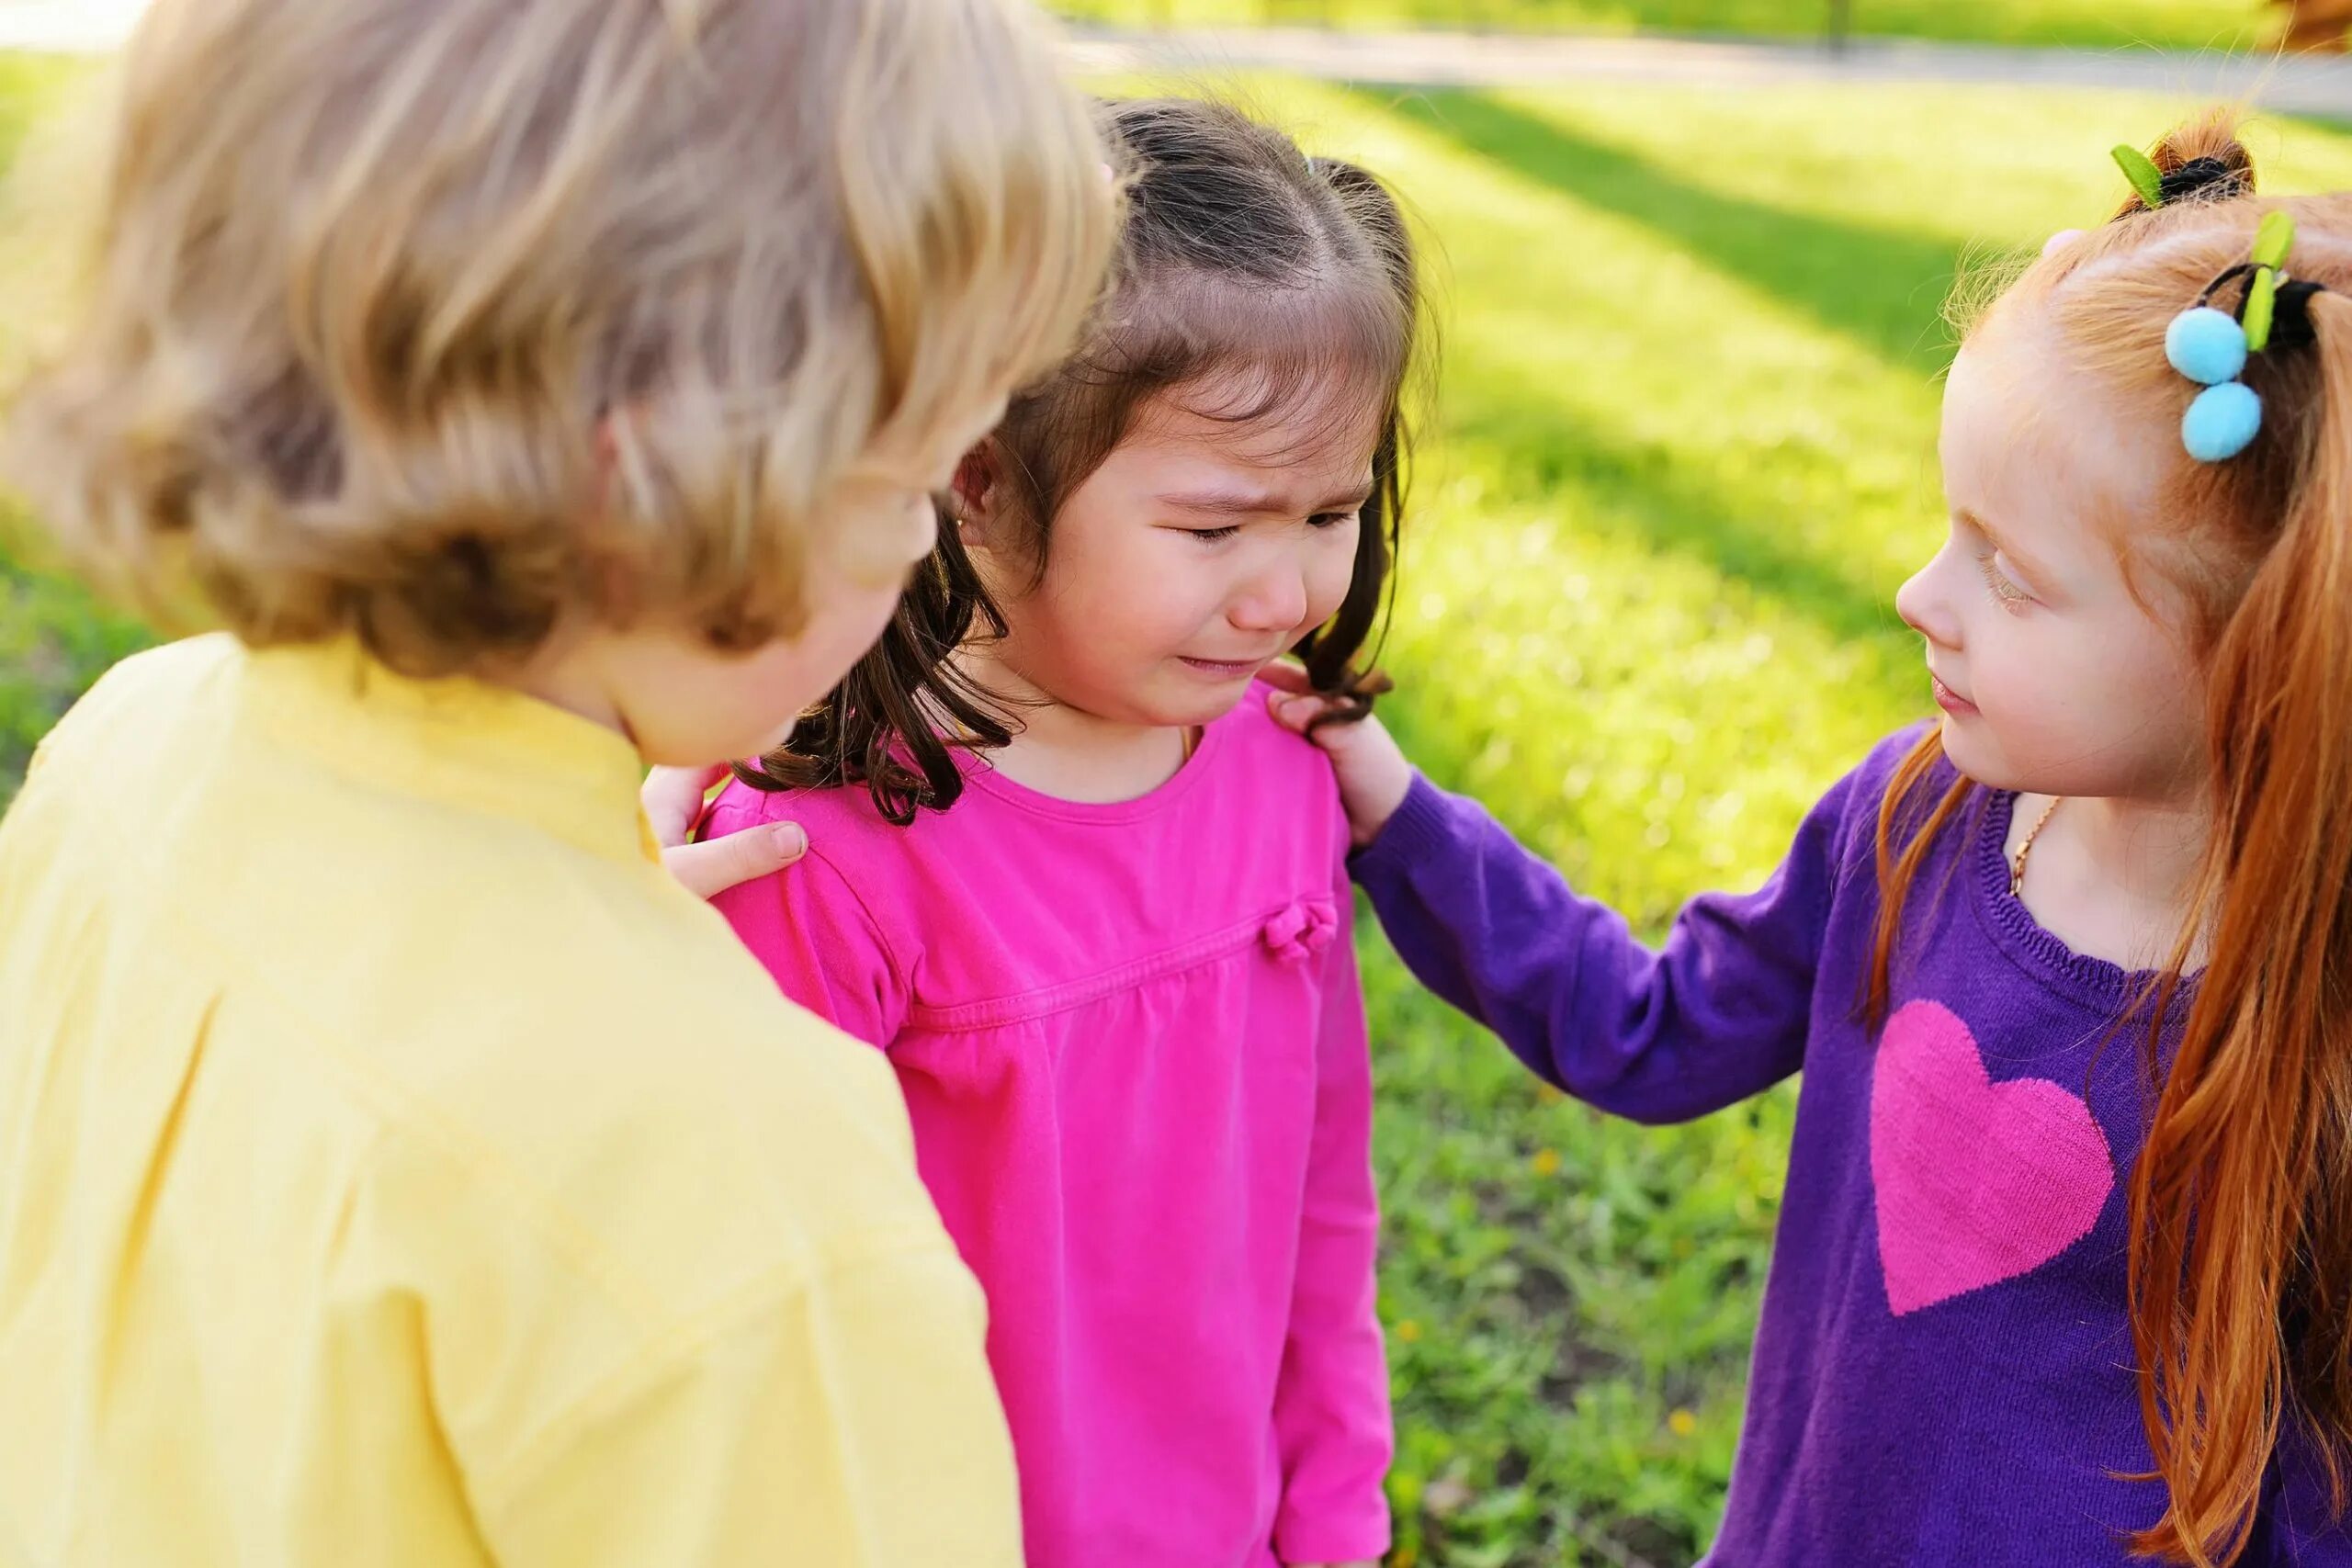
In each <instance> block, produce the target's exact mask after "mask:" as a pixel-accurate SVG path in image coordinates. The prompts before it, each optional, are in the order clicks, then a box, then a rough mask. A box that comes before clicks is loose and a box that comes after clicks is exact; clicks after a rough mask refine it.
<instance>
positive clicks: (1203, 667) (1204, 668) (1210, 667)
mask: <svg viewBox="0 0 2352 1568" xmlns="http://www.w3.org/2000/svg"><path fill="white" fill-rule="evenodd" d="M1271 661H1272V655H1269V656H1268V657H1267V658H1265V659H1191V658H1187V657H1184V656H1183V655H1181V654H1180V655H1178V657H1177V662H1178V663H1180V664H1182V665H1183V666H1184V667H1185V668H1186V669H1188V670H1191V671H1193V672H1194V673H1196V674H1200V675H1204V676H1206V677H1208V679H1210V680H1212V681H1246V680H1249V679H1250V678H1251V677H1253V676H1255V675H1256V674H1257V673H1258V671H1261V670H1263V669H1264V668H1265V667H1266V666H1267V664H1268V663H1270V662H1271Z"/></svg>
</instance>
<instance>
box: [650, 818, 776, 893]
mask: <svg viewBox="0 0 2352 1568" xmlns="http://www.w3.org/2000/svg"><path fill="white" fill-rule="evenodd" d="M808 852H809V835H808V834H806V833H804V832H802V831H801V830H800V828H799V825H798V824H797V823H793V822H780V823H777V824H775V826H773V827H766V828H747V829H744V830H743V831H742V832H740V833H729V835H728V836H727V837H725V838H723V839H712V840H707V842H704V843H699V844H680V845H678V846H676V847H675V848H673V849H666V850H663V851H662V864H664V865H666V866H668V867H669V868H670V874H671V875H673V876H674V877H676V878H677V879H678V880H679V881H680V882H683V883H684V884H685V886H686V891H688V892H689V893H692V894H693V895H694V896H695V897H697V898H709V897H716V896H717V895H718V894H721V893H724V892H726V891H727V890H728V889H729V888H730V887H733V886H737V885H739V884H741V883H745V882H749V881H751V880H752V878H753V877H756V876H767V875H771V874H774V873H775V872H779V871H782V870H783V869H784V868H785V867H786V866H788V865H790V864H791V863H793V862H794V861H797V860H798V859H799V858H800V857H801V856H802V855H805V854H807V853H808Z"/></svg>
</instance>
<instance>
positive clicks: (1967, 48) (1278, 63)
mask: <svg viewBox="0 0 2352 1568" xmlns="http://www.w3.org/2000/svg"><path fill="white" fill-rule="evenodd" d="M1955 3H1956V4H1965V3H1966V0H1955ZM144 6H145V0H0V48H7V49H41V50H72V51H99V50H106V49H111V48H113V47H114V46H115V45H116V44H117V43H119V42H120V41H121V39H122V38H123V37H124V36H125V35H126V34H127V33H128V32H129V31H130V28H131V26H132V24H133V23H135V22H136V21H137V20H138V17H139V14H140V12H141V10H142V9H143V8H144ZM1074 48H1075V50H1076V52H1077V54H1078V57H1079V60H1080V62H1081V63H1082V64H1084V65H1086V66H1088V67H1091V68H1094V69H1098V70H1112V71H1116V70H1174V71H1178V72H1182V73H1188V74H1204V73H1209V74H1213V73H1217V72H1220V71H1232V70H1243V69H1252V68H1263V69H1276V70H1283V71H1295V72H1300V73H1305V74H1307V75H1312V76H1329V77H1336V78H1340V79H1343V80H1348V81H1356V82H1372V83H1394V84H1397V85H1440V84H1478V83H1515V82H1573V81H1609V80H1614V81H1650V82H1695V83H1701V84H1707V85H1717V86H1724V87H1736V86H1742V85H1759V84H1775V83H1790V82H1979V83H1985V82H2014V83H2021V84H2025V85H2033V86H2048V87H2127V88H2136V89H2140V90H2143V91H2153V92H2159V93H2169V94H2173V95H2175V96H2183V97H2196V98H2225V99H2244V100H2246V101H2250V102H2257V103H2260V104H2262V105H2263V106H2265V107H2269V108H2274V109H2281V110H2287V111H2290V112H2295V113H2302V114H2322V115H2333V116H2336V117H2339V118H2346V119H2352V58H2346V57H2343V56H2335V57H2330V58H2325V59H2321V58H2314V57H2297V58H2291V59H2285V60H2280V59H2275V58H2256V57H2245V56H2241V57H2238V58H2235V59H2232V58H2228V57H2224V56H2222V55H2218V54H2174V53H2165V52H2163V51H2156V50H2114V51H2096V50H2065V49H1991V48H1984V47H1977V46H1972V45H1966V44H1943V43H1927V42H1919V41H1914V40H1907V39H1855V40H1854V41H1853V42H1852V43H1850V44H1849V46H1848V47H1847V48H1846V49H1845V50H1843V51H1839V52H1838V53H1835V54H1833V53H1831V52H1830V51H1827V50H1826V49H1825V48H1823V47H1821V46H1820V45H1817V44H1805V43H1769V42H1757V41H1746V40H1737V39H1665V38H1592V37H1577V36H1569V35H1556V34H1555V35H1525V34H1494V33H1452V32H1419V33H1345V32H1325V31H1322V30H1319V29H1316V28H1238V29H1234V30H1230V31H1218V32H1170V33H1138V32H1121V31H1116V30H1111V29H1103V28H1080V29H1079V31H1078V39H1077V42H1076V44H1075V45H1074Z"/></svg>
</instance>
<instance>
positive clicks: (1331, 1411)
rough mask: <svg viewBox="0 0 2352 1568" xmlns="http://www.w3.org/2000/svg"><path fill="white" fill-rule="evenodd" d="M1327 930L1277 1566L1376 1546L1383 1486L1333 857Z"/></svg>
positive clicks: (1283, 1405) (1368, 1126)
mask: <svg viewBox="0 0 2352 1568" xmlns="http://www.w3.org/2000/svg"><path fill="white" fill-rule="evenodd" d="M1334 873H1335V875H1336V879H1337V881H1338V883H1339V887H1338V891H1337V894H1336V897H1337V899H1338V912H1339V919H1340V938H1339V940H1338V941H1336V942H1333V943H1332V944H1331V945H1330V947H1329V949H1327V950H1326V956H1325V958H1324V961H1323V962H1324V969H1323V1015H1322V1030H1321V1033H1320V1036H1319V1038H1318V1043H1317V1058H1318V1059H1317V1073H1316V1094H1315V1130H1314V1134H1313V1139H1314V1141H1313V1144H1312V1145H1311V1146H1310V1148H1309V1151H1308V1156H1307V1171H1306V1201H1305V1205H1304V1208H1303V1211H1302V1213H1301V1215H1300V1219H1299V1238H1298V1275H1297V1280H1296V1283H1295V1285H1294V1286H1293V1288H1292V1300H1291V1316H1290V1334H1289V1339H1288V1342H1287V1344H1286V1345H1285V1346H1284V1348H1283V1368H1282V1377H1281V1381H1280V1382H1279V1383H1278V1384H1277V1386H1276V1388H1275V1390H1274V1434H1275V1440H1276V1442H1277V1444H1278V1445H1279V1447H1280V1451H1281V1454H1282V1464H1283V1499H1282V1506H1281V1508H1280V1510H1279V1511H1278V1512H1277V1513H1276V1515H1275V1517H1274V1547H1275V1550H1276V1551H1277V1552H1279V1553H1280V1555H1281V1557H1282V1560H1283V1562H1356V1561H1358V1560H1359V1559H1368V1558H1377V1557H1384V1556H1385V1555H1386V1554H1387V1551H1388V1499H1387V1495H1386V1493H1385V1490H1384V1487H1383V1482H1384V1479H1385V1476H1386V1475H1387V1472H1388V1461H1389V1459H1390V1457H1391V1454H1392V1452H1393V1450H1394V1447H1395V1429H1394V1426H1393V1423H1392V1421H1391V1418H1390V1415H1389V1407H1388V1360H1387V1357H1386V1355H1385V1352H1384V1350H1383V1348H1382V1346H1381V1339H1380V1317H1379V1310H1378V1297H1377V1291H1376V1287H1375V1284H1374V1267H1375V1264H1376V1262H1377V1254H1378V1250H1379V1239H1380V1236H1379V1232H1380V1210H1379V1204H1378V1202H1377V1201H1376V1199H1375V1197H1374V1191H1373V1181H1372V1053H1371V1045H1370V1041H1369V1038H1368V1036H1367V1032H1366V1029H1365V1024H1364V1011H1363V987H1362V985H1361V984H1360V983H1359V981H1358V979H1357V976H1356V958H1355V947H1354V944H1353V943H1352V942H1349V941H1348V940H1347V926H1348V915H1349V910H1350V908H1351V906H1352V905H1353V903H1354V898H1353V896H1352V895H1351V893H1350V892H1349V889H1348V885H1347V874H1346V873H1345V872H1344V871H1342V870H1340V869H1339V867H1338V866H1337V864H1336V861H1335V864H1334Z"/></svg>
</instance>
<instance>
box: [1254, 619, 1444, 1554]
mask: <svg viewBox="0 0 2352 1568" xmlns="http://www.w3.org/2000/svg"><path fill="white" fill-rule="evenodd" d="M1266 679H1267V680H1268V681H1269V682H1272V684H1273V685H1275V686H1278V687H1280V688H1281V689H1282V690H1281V692H1279V693H1278V694H1276V695H1275V696H1274V698H1273V700H1272V704H1271V705H1270V706H1271V709H1272V713H1273V716H1274V721H1275V722H1276V723H1277V724H1280V725H1281V726H1282V727H1283V728H1285V729H1291V730H1295V731H1296V732H1297V733H1299V734H1301V735H1304V736H1306V738H1307V739H1310V740H1312V741H1314V742H1315V743H1316V744H1317V746H1320V747H1321V748H1323V750H1324V752H1325V753H1326V754H1327V755H1329V757H1330V759H1331V767H1332V770H1333V771H1334V772H1335V773H1338V774H1339V775H1340V804H1342V805H1343V806H1345V807H1347V812H1348V839H1349V841H1350V842H1351V843H1352V844H1353V845H1354V846H1355V847H1356V848H1357V849H1363V847H1364V846H1365V845H1367V844H1369V843H1371V842H1372V841H1373V840H1374V839H1376V838H1378V837H1379V836H1380V830H1381V829H1383V828H1385V827H1386V826H1387V825H1388V819H1389V818H1391V817H1394V816H1396V815H1397V807H1400V806H1402V805H1404V804H1405V796H1406V795H1407V794H1408V792H1409V791H1410V790H1411V789H1412V787H1413V764H1412V763H1411V762H1409V761H1406V759H1405V753H1404V750H1402V749H1401V748H1400V747H1398V746H1397V741H1396V739H1395V738H1394V737H1392V736H1391V735H1390V734H1389V733H1388V728H1387V727H1386V726H1385V725H1384V724H1382V723H1381V722H1380V720H1378V719H1376V718H1366V719H1361V720H1358V721H1357V722H1356V723H1353V724H1327V725H1325V726H1323V727H1322V728H1320V729H1310V728H1308V726H1310V725H1312V724H1313V723H1314V722H1315V720H1316V718H1317V716H1319V715H1321V714H1322V712H1323V711H1324V709H1325V708H1326V707H1328V706H1329V699H1327V698H1324V697H1319V696H1317V695H1316V694H1314V692H1313V691H1312V690H1310V689H1309V688H1308V686H1307V684H1306V671H1304V670H1301V669H1300V668H1298V666H1296V665H1295V664H1289V663H1282V664H1272V665H1269V666H1267V668H1266ZM1339 1568H1348V1565H1346V1564H1340V1565H1339Z"/></svg>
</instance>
